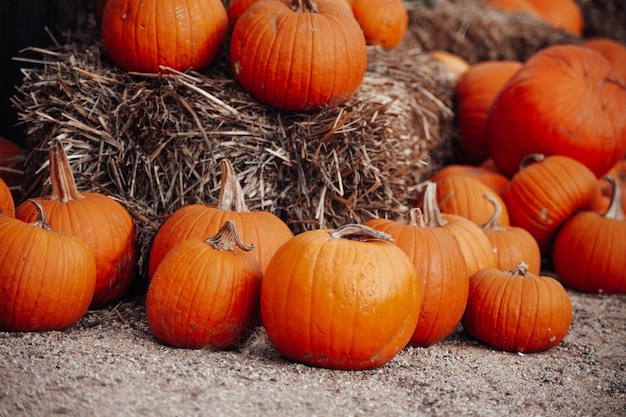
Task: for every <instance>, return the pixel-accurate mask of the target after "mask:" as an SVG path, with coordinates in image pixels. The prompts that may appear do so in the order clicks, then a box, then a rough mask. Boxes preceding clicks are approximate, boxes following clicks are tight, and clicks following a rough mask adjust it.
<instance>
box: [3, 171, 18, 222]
mask: <svg viewBox="0 0 626 417" xmlns="http://www.w3.org/2000/svg"><path fill="white" fill-rule="evenodd" d="M0 212H2V214H1V215H2V216H5V217H15V201H14V200H13V194H11V190H9V187H8V186H7V185H6V183H5V182H4V181H3V180H2V178H0Z"/></svg>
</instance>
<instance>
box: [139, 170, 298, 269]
mask: <svg viewBox="0 0 626 417" xmlns="http://www.w3.org/2000/svg"><path fill="white" fill-rule="evenodd" d="M220 167H221V169H222V178H221V181H222V182H221V189H220V195H219V199H218V202H217V205H216V206H209V205H206V204H188V205H185V206H183V207H181V208H179V209H178V210H176V211H175V212H174V213H172V214H171V215H170V216H169V217H168V218H167V219H166V220H165V222H163V224H161V226H160V227H159V230H158V231H157V233H156V235H155V237H154V241H153V243H152V247H151V248H150V256H149V261H148V275H149V278H150V279H152V276H153V275H154V273H155V271H156V269H157V267H158V266H159V264H160V263H161V261H162V260H163V258H164V257H165V255H166V254H167V252H169V251H170V250H171V249H172V248H173V247H174V246H176V245H177V244H178V243H180V242H182V241H183V240H185V239H189V238H191V237H201V238H204V237H206V236H212V235H214V234H215V233H217V231H218V230H219V229H220V227H222V225H223V224H224V222H225V221H226V220H233V221H234V222H235V225H236V227H237V231H238V232H239V235H240V236H241V239H242V240H243V241H244V242H249V243H251V244H253V245H254V246H255V248H254V249H253V250H252V252H251V253H252V254H253V255H254V256H255V257H256V259H257V261H258V262H259V265H261V270H263V271H265V269H266V268H267V265H268V264H269V261H270V259H271V258H272V256H273V255H274V252H276V249H278V248H279V247H280V246H281V245H282V244H283V243H285V242H286V241H287V240H289V239H291V238H292V237H293V233H292V232H291V230H290V229H289V227H288V226H287V225H286V224H285V222H283V221H282V220H281V219H280V218H279V217H278V216H276V215H275V214H273V213H270V212H268V211H262V210H261V211H250V210H249V209H248V206H247V204H246V201H245V196H244V194H243V190H242V189H241V185H240V184H239V183H238V182H237V178H236V174H235V171H234V169H233V166H232V164H231V162H230V161H229V160H227V159H225V160H222V161H221V162H220Z"/></svg>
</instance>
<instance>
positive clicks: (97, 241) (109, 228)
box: [15, 141, 139, 308]
mask: <svg viewBox="0 0 626 417" xmlns="http://www.w3.org/2000/svg"><path fill="white" fill-rule="evenodd" d="M50 183H51V185H52V193H51V194H50V195H49V196H42V197H37V198H35V200H37V201H38V202H40V203H41V205H42V206H43V207H44V208H45V210H46V213H47V214H48V221H49V222H50V225H51V226H52V227H53V228H54V229H55V230H58V231H61V232H65V233H70V234H72V235H74V236H77V237H79V238H80V239H82V240H83V241H84V242H85V243H86V244H87V247H89V250H90V251H91V253H92V254H93V256H94V258H95V260H96V266H97V272H98V275H97V278H96V288H95V291H94V294H93V300H92V303H91V307H92V308H98V307H102V306H105V305H108V304H112V303H115V302H118V301H120V300H121V299H123V298H124V297H126V296H127V295H128V292H129V291H130V288H131V286H132V283H133V279H134V277H135V275H136V272H137V259H138V256H139V251H138V247H137V242H136V228H135V223H134V222H133V218H132V217H131V215H130V214H129V212H128V211H127V210H126V208H124V206H122V205H121V204H120V203H118V202H117V201H116V200H114V199H112V198H109V197H107V196H105V195H104V194H100V193H95V192H79V191H78V189H77V188H76V183H75V182H74V177H73V174H72V170H71V167H70V165H69V162H68V160H67V156H66V154H65V151H64V150H63V147H62V145H61V143H60V142H58V141H57V142H54V143H53V145H52V146H51V147H50ZM15 216H16V217H17V218H18V219H21V220H23V221H27V222H29V221H33V220H34V219H35V218H36V217H37V212H36V210H35V208H34V206H33V205H32V204H30V203H29V202H24V203H22V204H20V205H19V206H18V207H17V209H16V212H15Z"/></svg>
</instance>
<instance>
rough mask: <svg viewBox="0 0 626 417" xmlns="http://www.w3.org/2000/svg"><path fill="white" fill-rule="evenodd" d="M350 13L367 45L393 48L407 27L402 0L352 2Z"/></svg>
mask: <svg viewBox="0 0 626 417" xmlns="http://www.w3.org/2000/svg"><path fill="white" fill-rule="evenodd" d="M352 11H353V13H354V18H355V19H356V21H357V22H359V26H360V27H361V29H362V30H363V34H364V35H365V41H366V42H367V43H368V44H369V45H379V46H382V47H383V48H387V49H392V48H395V47H396V46H398V45H399V44H400V42H402V40H403V39H404V35H405V34H406V31H407V29H408V27H409V12H408V10H407V8H406V6H405V4H404V1H403V0H353V1H352Z"/></svg>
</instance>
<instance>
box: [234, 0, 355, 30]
mask: <svg viewBox="0 0 626 417" xmlns="http://www.w3.org/2000/svg"><path fill="white" fill-rule="evenodd" d="M258 1H260V0H230V1H229V2H228V6H227V8H226V14H227V15H228V24H229V25H230V27H231V29H232V28H234V27H235V23H237V20H239V17H240V16H241V15H242V14H243V13H244V12H245V11H246V10H248V8H249V7H250V6H252V5H253V4H254V3H256V2H258ZM335 1H336V2H337V3H339V4H340V5H342V6H345V8H346V10H347V11H348V12H350V14H353V13H352V5H351V4H350V3H349V2H348V0H335Z"/></svg>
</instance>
